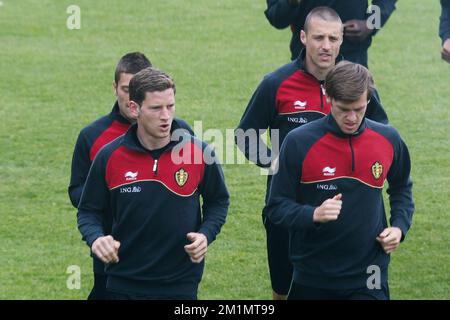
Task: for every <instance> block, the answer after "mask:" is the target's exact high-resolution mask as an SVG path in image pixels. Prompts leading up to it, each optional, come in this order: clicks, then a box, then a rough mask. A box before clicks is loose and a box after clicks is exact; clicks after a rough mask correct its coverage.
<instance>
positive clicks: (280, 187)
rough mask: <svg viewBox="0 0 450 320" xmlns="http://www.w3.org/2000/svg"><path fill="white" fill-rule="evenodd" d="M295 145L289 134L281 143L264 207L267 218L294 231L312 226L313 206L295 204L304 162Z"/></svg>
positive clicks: (295, 140)
mask: <svg viewBox="0 0 450 320" xmlns="http://www.w3.org/2000/svg"><path fill="white" fill-rule="evenodd" d="M298 143H299V141H298V139H296V136H295V135H293V134H292V132H291V133H289V134H288V135H287V137H286V139H285V140H284V142H283V145H282V147H281V151H280V157H279V168H278V172H277V173H276V174H275V175H274V176H273V177H272V183H271V185H270V193H269V199H268V204H267V216H268V218H269V219H270V220H271V221H272V222H273V223H274V224H277V225H280V226H282V227H284V228H288V229H294V230H297V229H304V228H311V227H314V222H313V214H314V210H315V207H312V206H309V205H302V204H299V203H298V202H297V201H296V200H297V199H296V194H297V190H298V188H299V185H300V179H301V168H300V166H301V163H302V161H303V160H302V156H301V152H300V148H299V146H298Z"/></svg>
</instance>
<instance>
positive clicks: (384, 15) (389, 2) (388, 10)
mask: <svg viewBox="0 0 450 320" xmlns="http://www.w3.org/2000/svg"><path fill="white" fill-rule="evenodd" d="M396 2H397V0H373V1H372V5H376V6H378V7H380V13H381V27H383V26H384V25H385V24H386V22H387V21H388V19H389V17H390V16H391V14H392V12H394V10H395V3H396Z"/></svg>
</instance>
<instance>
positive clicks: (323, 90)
mask: <svg viewBox="0 0 450 320" xmlns="http://www.w3.org/2000/svg"><path fill="white" fill-rule="evenodd" d="M324 95H325V88H324V87H323V83H322V82H321V83H320V108H321V109H323V96H324Z"/></svg>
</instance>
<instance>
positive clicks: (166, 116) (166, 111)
mask: <svg viewBox="0 0 450 320" xmlns="http://www.w3.org/2000/svg"><path fill="white" fill-rule="evenodd" d="M160 118H161V119H163V120H166V119H169V118H170V111H169V108H167V107H164V108H162V110H161V114H160Z"/></svg>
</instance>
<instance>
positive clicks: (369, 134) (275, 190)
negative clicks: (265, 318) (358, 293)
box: [267, 115, 414, 289]
mask: <svg viewBox="0 0 450 320" xmlns="http://www.w3.org/2000/svg"><path fill="white" fill-rule="evenodd" d="M410 169H411V165H410V158H409V153H408V149H407V147H406V145H405V144H404V142H403V141H402V139H401V138H400V136H399V134H398V133H397V131H396V130H395V129H394V128H393V127H391V126H389V125H384V124H380V123H377V122H374V121H371V120H368V119H365V120H363V122H362V124H361V126H360V128H359V130H358V131H357V132H356V133H355V134H353V135H346V134H344V133H342V131H341V130H340V129H339V127H338V125H337V124H336V122H335V120H334V118H333V117H332V116H331V115H328V116H327V117H324V118H322V119H319V120H317V121H314V122H312V123H310V124H307V125H305V126H302V127H301V128H298V129H295V130H293V131H291V132H290V133H289V134H288V136H287V137H286V139H285V142H284V144H283V146H282V148H281V152H280V158H279V171H278V173H277V174H275V175H274V176H273V179H272V183H271V187H270V193H269V200H268V205H267V215H268V217H269V219H270V220H271V221H272V222H273V223H275V224H278V225H281V226H283V227H285V228H288V229H289V235H290V256H291V260H292V262H293V264H294V281H296V282H298V283H301V284H303V285H306V286H311V287H318V288H324V289H352V288H362V287H365V286H366V281H367V279H368V277H369V274H368V273H367V270H368V267H369V266H371V265H377V266H378V267H379V268H380V269H381V271H382V274H381V275H382V280H383V281H387V266H388V263H389V255H387V254H386V253H385V252H384V251H383V249H382V247H381V245H380V244H379V243H378V241H377V240H376V237H377V236H378V235H379V234H380V233H381V232H382V231H383V229H384V228H386V227H387V221H386V215H385V209H384V204H383V196H382V190H383V185H384V183H385V181H386V180H387V181H388V183H389V188H388V189H387V192H388V194H389V199H390V205H391V212H390V224H391V226H395V227H398V228H400V229H401V231H402V240H403V238H404V237H405V235H406V233H407V232H408V230H409V228H410V225H411V221H412V214H413V211H414V204H413V200H412V182H411V179H410ZM339 193H341V194H342V209H341V213H340V215H339V217H338V219H337V220H336V221H331V222H327V223H314V222H313V213H314V209H315V208H316V207H318V206H320V205H321V204H322V203H323V202H324V201H325V200H326V199H329V198H332V197H333V196H335V195H337V194H339Z"/></svg>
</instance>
